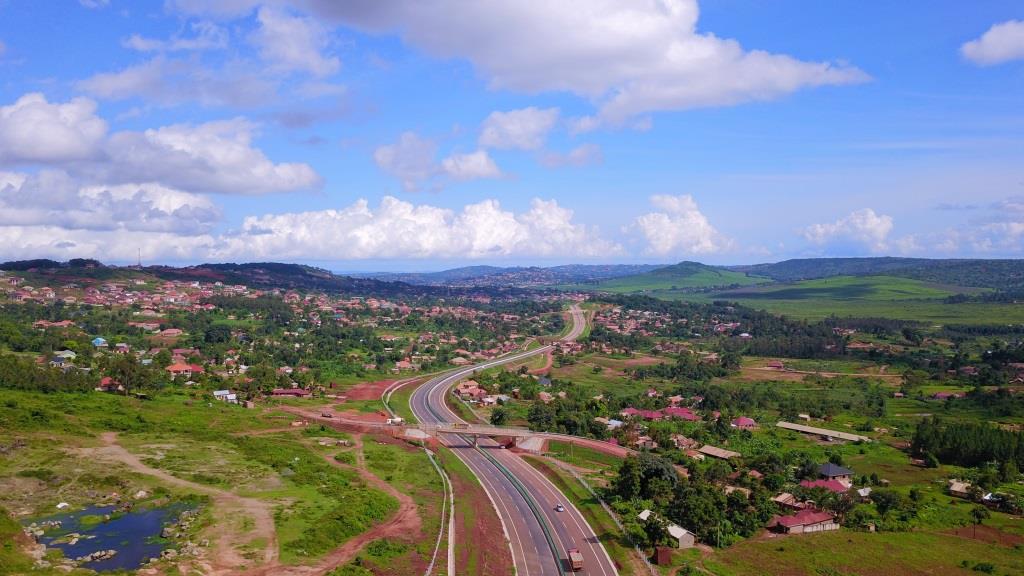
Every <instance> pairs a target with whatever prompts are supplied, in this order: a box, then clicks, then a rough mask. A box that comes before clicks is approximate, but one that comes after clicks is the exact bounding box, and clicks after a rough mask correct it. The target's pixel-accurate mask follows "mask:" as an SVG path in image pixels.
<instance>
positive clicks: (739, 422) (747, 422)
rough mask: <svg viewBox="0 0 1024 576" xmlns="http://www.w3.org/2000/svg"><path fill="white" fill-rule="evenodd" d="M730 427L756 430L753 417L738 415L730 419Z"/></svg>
mask: <svg viewBox="0 0 1024 576" xmlns="http://www.w3.org/2000/svg"><path fill="white" fill-rule="evenodd" d="M732 427H733V428H739V429H740V430H756V429H757V422H755V421H754V419H753V418H747V417H746V416H740V417H739V418H736V419H735V420H733V421H732Z"/></svg>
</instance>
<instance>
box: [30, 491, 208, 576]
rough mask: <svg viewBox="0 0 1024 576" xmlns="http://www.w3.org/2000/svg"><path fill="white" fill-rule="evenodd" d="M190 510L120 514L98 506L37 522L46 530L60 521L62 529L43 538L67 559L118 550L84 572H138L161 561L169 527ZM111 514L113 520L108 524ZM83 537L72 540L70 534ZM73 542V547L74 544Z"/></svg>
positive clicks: (171, 508) (112, 508) (143, 510)
mask: <svg viewBox="0 0 1024 576" xmlns="http://www.w3.org/2000/svg"><path fill="white" fill-rule="evenodd" d="M186 509H188V508H187V507H186V506H184V505H173V506H165V507H162V508H137V509H135V510H132V511H130V512H123V513H119V512H117V508H116V507H115V506H94V507H90V508H86V509H84V510H79V511H77V512H69V513H63V514H57V515H54V516H47V517H45V518H37V519H34V520H33V522H35V523H36V524H38V525H40V526H43V525H45V524H44V523H46V522H53V521H59V522H60V523H61V525H60V527H59V528H49V529H47V530H46V532H45V533H44V534H43V536H40V537H39V542H40V543H42V544H45V545H46V546H47V548H57V549H59V550H60V551H61V552H63V553H64V557H65V558H70V559H75V558H79V557H81V556H87V555H89V554H92V553H93V552H99V551H101V550H116V551H117V554H115V555H114V556H112V557H109V558H105V559H101V560H95V561H92V562H86V563H84V564H82V567H83V568H89V569H91V570H96V571H97V572H103V571H107V570H134V569H136V568H138V567H140V566H142V564H143V563H144V562H145V561H146V560H148V559H149V558H159V557H160V553H161V552H162V551H163V550H164V549H165V548H167V546H168V542H167V541H166V540H164V539H162V538H160V532H161V530H162V529H163V527H164V526H165V525H166V524H172V523H174V522H175V521H176V520H177V519H178V515H179V514H180V513H181V512H182V511H184V510H186ZM107 514H110V515H111V518H110V520H107V521H104V520H103V518H104V516H105V515H107ZM73 533H77V534H79V535H80V537H79V538H77V541H76V540H75V539H69V538H68V537H67V536H68V535H69V534H73ZM72 542H73V543H72Z"/></svg>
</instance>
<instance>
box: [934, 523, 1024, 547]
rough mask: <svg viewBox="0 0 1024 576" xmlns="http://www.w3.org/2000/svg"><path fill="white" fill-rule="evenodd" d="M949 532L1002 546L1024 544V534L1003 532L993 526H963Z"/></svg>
mask: <svg viewBox="0 0 1024 576" xmlns="http://www.w3.org/2000/svg"><path fill="white" fill-rule="evenodd" d="M947 534H952V535H954V536H959V537H961V538H970V539H971V540H978V541H979V542H985V543H987V544H999V545H1000V546H1008V547H1013V546H1018V545H1024V536H1019V535H1017V534H1010V533H1009V532H1003V531H1002V530H1000V529H998V528H994V527H992V526H985V525H981V526H961V527H960V528H956V529H953V530H950V531H949V532H947Z"/></svg>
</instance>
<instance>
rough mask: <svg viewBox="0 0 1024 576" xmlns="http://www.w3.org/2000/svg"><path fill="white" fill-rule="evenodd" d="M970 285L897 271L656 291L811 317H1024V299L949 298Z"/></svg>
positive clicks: (940, 320) (970, 320)
mask: <svg viewBox="0 0 1024 576" xmlns="http://www.w3.org/2000/svg"><path fill="white" fill-rule="evenodd" d="M964 290H965V289H963V288H959V287H949V286H943V285H939V284H931V283H928V282H922V281H920V280H912V279H909V278H897V277H892V276H864V277H856V276H837V277H834V278H822V279H817V280H804V281H801V282H793V283H787V284H774V285H771V286H760V287H748V288H739V289H735V290H722V291H718V292H711V293H706V292H705V293H696V294H695V293H685V292H682V291H678V292H670V291H669V292H662V293H656V294H654V295H655V296H658V297H661V298H672V299H683V300H690V301H698V302H710V301H713V300H729V301H733V302H739V303H740V304H744V305H747V306H750V307H753V308H758V309H763V310H767V311H769V312H774V313H777V314H785V315H787V316H790V317H793V318H806V319H811V320H816V319H821V318H825V317H828V316H831V315H836V316H857V317H883V318H895V319H901V320H918V321H921V322H929V323H933V324H949V323H964V324H1003V323H1021V322H1024V305H1022V304H995V303H993V304H989V303H974V302H971V303H959V304H950V303H947V302H946V301H945V298H946V297H947V296H950V295H953V294H955V293H960V292H963V291H964ZM975 290H977V289H975Z"/></svg>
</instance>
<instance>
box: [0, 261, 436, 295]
mask: <svg viewBox="0 0 1024 576" xmlns="http://www.w3.org/2000/svg"><path fill="white" fill-rule="evenodd" d="M0 270H4V271H9V272H35V273H39V274H42V275H46V276H52V277H55V278H61V279H73V278H91V279H95V280H117V279H122V278H127V277H131V276H133V275H140V274H141V275H148V276H153V277H156V278H159V279H162V280H179V281H186V282H188V281H199V282H223V283H224V284H244V285H246V286H249V287H252V288H256V289H264V290H269V289H281V290H292V289H295V290H319V291H323V292H330V293H346V294H356V295H364V294H365V295H378V296H388V295H416V294H422V295H434V296H442V295H446V294H452V293H453V292H452V291H451V290H448V289H446V288H443V287H429V288H428V287H422V286H412V285H410V284H406V283H404V282H393V281H392V282H388V281H382V280H376V279H372V278H352V277H350V276H341V275H337V274H334V273H332V272H330V271H328V270H324V269H322V268H317V267H314V266H306V265H302V264H285V263H279V262H255V263H247V264H199V265H196V266H183V267H175V266H143V267H138V266H106V265H104V264H102V263H101V262H99V261H96V260H85V259H73V260H70V261H68V262H57V261H55V260H18V261H13V262H4V263H2V264H0Z"/></svg>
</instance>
